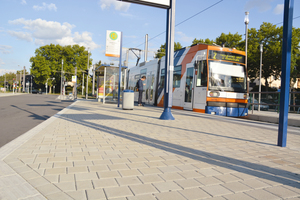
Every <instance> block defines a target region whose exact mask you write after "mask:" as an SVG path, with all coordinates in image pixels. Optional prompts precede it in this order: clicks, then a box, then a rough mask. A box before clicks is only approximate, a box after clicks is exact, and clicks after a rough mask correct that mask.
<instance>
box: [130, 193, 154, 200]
mask: <svg viewBox="0 0 300 200" xmlns="http://www.w3.org/2000/svg"><path fill="white" fill-rule="evenodd" d="M127 199H128V200H157V199H156V198H155V197H154V195H152V194H145V195H137V196H133V197H127Z"/></svg>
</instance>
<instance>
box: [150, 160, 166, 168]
mask: <svg viewBox="0 0 300 200" xmlns="http://www.w3.org/2000/svg"><path fill="white" fill-rule="evenodd" d="M145 164H146V165H147V166H148V167H150V168H151V167H165V166H166V164H165V163H163V162H162V161H154V162H145Z"/></svg>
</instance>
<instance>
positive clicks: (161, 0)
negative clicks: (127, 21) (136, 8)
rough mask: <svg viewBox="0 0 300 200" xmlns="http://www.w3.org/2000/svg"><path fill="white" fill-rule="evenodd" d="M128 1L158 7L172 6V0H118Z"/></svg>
mask: <svg viewBox="0 0 300 200" xmlns="http://www.w3.org/2000/svg"><path fill="white" fill-rule="evenodd" d="M118 1H124V2H128V3H136V4H141V5H146V6H153V7H157V8H165V9H167V8H170V0H118Z"/></svg>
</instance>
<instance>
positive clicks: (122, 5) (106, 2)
mask: <svg viewBox="0 0 300 200" xmlns="http://www.w3.org/2000/svg"><path fill="white" fill-rule="evenodd" d="M99 5H100V7H101V9H102V10H105V9H109V8H110V7H111V6H114V7H115V10H120V11H124V12H126V11H127V10H128V9H129V7H130V3H126V2H121V1H116V0H100V1H99Z"/></svg>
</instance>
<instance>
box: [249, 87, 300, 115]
mask: <svg viewBox="0 0 300 200" xmlns="http://www.w3.org/2000/svg"><path fill="white" fill-rule="evenodd" d="M259 93H261V101H260V103H258V102H259V101H258V98H259V97H258V96H259ZM256 97H257V98H256ZM289 97H290V98H289V99H290V100H289V112H290V113H297V114H300V92H290V95H289ZM253 99H254V101H255V102H254V101H253ZM279 105H280V92H249V98H248V108H249V110H252V114H253V110H258V111H259V110H263V111H273V112H279ZM258 107H260V109H258Z"/></svg>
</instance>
